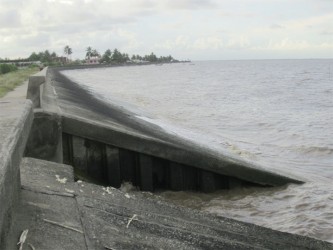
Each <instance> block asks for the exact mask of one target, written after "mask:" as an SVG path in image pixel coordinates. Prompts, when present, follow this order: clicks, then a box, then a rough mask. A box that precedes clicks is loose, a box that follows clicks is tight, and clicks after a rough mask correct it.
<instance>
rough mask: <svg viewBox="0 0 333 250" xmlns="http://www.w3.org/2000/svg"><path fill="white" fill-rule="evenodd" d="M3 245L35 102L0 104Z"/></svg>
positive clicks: (0, 225)
mask: <svg viewBox="0 0 333 250" xmlns="http://www.w3.org/2000/svg"><path fill="white" fill-rule="evenodd" d="M0 109H1V113H0V206H1V207H0V208H1V209H0V246H1V245H2V243H3V242H4V240H5V238H6V236H7V234H8V230H9V225H10V222H11V219H12V212H13V207H14V206H15V205H16V204H17V202H18V200H19V192H20V169H19V166H20V162H21V159H22V155H23V152H24V149H25V145H26V142H27V139H28V136H29V132H30V128H31V125H32V121H33V112H32V103H31V101H30V100H27V101H11V100H10V99H6V101H2V102H1V101H0Z"/></svg>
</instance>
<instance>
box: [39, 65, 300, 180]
mask: <svg viewBox="0 0 333 250" xmlns="http://www.w3.org/2000/svg"><path fill="white" fill-rule="evenodd" d="M42 99H43V100H44V99H45V100H46V101H45V102H44V104H45V105H44V104H43V105H44V106H43V108H44V109H45V110H47V111H50V112H51V109H52V110H53V111H54V110H55V109H54V107H53V106H54V104H56V105H57V106H58V107H59V108H60V111H57V112H58V113H60V114H61V116H62V125H63V127H62V129H63V132H65V133H68V134H70V135H75V136H78V137H81V138H86V139H90V140H92V141H98V142H102V143H105V144H108V145H113V146H116V147H119V148H124V149H129V150H131V151H134V152H139V153H142V154H146V155H152V156H156V157H160V158H162V159H167V160H170V161H173V162H176V163H180V164H184V165H188V166H193V167H197V168H200V169H204V170H207V171H211V172H214V173H218V174H222V175H227V176H232V177H236V178H239V179H241V180H245V181H249V182H253V183H257V184H261V185H271V186H278V185H284V184H286V183H302V181H300V180H297V178H293V177H290V176H282V175H280V174H278V173H273V172H270V171H268V170H265V169H263V168H262V167H261V166H258V165H257V164H255V163H253V162H248V161H245V160H243V159H242V158H240V157H238V156H233V155H228V154H226V153H221V152H217V151H214V150H212V149H209V148H205V147H202V146H200V145H198V144H196V143H194V142H191V141H187V140H185V139H184V138H180V137H177V136H176V135H173V134H170V133H167V132H166V131H165V130H163V129H162V128H160V127H159V126H156V125H153V124H151V123H148V122H145V121H143V120H140V119H137V118H136V117H135V115H134V114H132V113H130V112H128V111H126V110H124V109H122V108H120V107H117V106H114V105H111V104H107V103H105V102H103V101H101V100H99V99H97V98H96V97H94V96H93V95H92V94H90V93H89V92H88V91H86V90H84V89H83V88H82V87H80V86H78V85H77V84H75V83H73V82H71V81H69V80H68V79H67V78H65V77H64V76H63V75H61V72H60V73H59V72H58V71H57V70H50V71H49V72H48V75H47V79H46V84H45V88H44V93H43V98H42ZM54 99H56V101H55V102H53V101H52V103H53V105H50V104H48V101H47V100H54ZM49 109H50V110H49Z"/></svg>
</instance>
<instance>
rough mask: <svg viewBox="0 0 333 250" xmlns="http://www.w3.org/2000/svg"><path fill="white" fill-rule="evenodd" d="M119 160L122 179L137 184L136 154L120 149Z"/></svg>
mask: <svg viewBox="0 0 333 250" xmlns="http://www.w3.org/2000/svg"><path fill="white" fill-rule="evenodd" d="M119 160H120V169H121V179H122V180H123V181H128V182H131V183H132V184H133V185H136V184H137V180H136V155H135V153H134V152H133V151H130V150H127V149H119Z"/></svg>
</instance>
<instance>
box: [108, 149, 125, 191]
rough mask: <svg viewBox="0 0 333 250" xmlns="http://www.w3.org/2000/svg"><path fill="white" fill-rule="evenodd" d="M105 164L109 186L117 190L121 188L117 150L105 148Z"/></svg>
mask: <svg viewBox="0 0 333 250" xmlns="http://www.w3.org/2000/svg"><path fill="white" fill-rule="evenodd" d="M106 164H107V178H108V183H109V185H111V186H112V187H115V188H119V187H120V186H121V172H120V161H119V149H118V148H115V147H111V146H108V145H107V146H106Z"/></svg>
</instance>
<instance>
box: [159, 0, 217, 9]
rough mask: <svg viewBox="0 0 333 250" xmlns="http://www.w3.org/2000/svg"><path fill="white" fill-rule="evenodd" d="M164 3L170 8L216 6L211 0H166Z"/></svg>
mask: <svg viewBox="0 0 333 250" xmlns="http://www.w3.org/2000/svg"><path fill="white" fill-rule="evenodd" d="M165 4H166V6H167V7H168V8H171V9H207V8H209V9H210V8H214V7H217V4H216V3H215V2H214V1H212V0H177V1H175V0H166V1H165Z"/></svg>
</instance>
